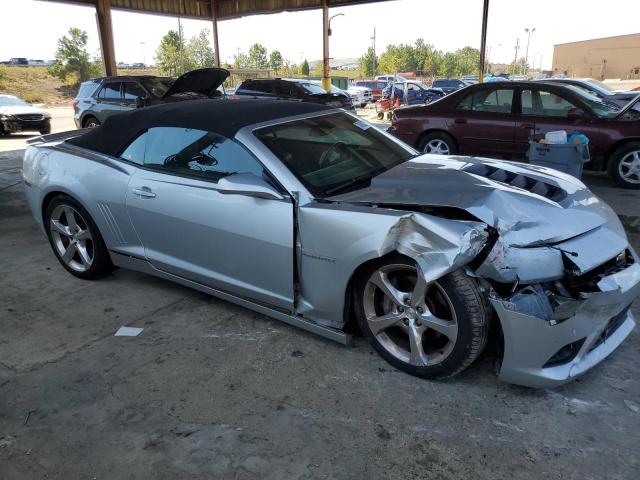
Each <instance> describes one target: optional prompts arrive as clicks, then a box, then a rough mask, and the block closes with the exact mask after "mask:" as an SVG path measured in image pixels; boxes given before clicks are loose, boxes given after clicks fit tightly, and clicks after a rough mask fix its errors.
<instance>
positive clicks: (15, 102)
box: [0, 97, 29, 107]
mask: <svg viewBox="0 0 640 480" xmlns="http://www.w3.org/2000/svg"><path fill="white" fill-rule="evenodd" d="M28 106H29V104H28V103H27V102H25V101H24V100H20V99H19V98H18V97H0V107H28Z"/></svg>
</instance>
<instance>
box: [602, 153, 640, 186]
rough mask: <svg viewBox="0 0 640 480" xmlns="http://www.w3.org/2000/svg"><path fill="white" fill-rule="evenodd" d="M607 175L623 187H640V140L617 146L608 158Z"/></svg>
mask: <svg viewBox="0 0 640 480" xmlns="http://www.w3.org/2000/svg"><path fill="white" fill-rule="evenodd" d="M608 170H609V176H610V177H611V180H613V182H614V183H615V184H616V185H619V186H621V187H623V188H633V189H639V188H640V142H630V143H627V144H625V145H622V146H621V147H620V148H618V149H617V150H616V151H615V152H613V154H612V155H611V158H610V160H609V166H608Z"/></svg>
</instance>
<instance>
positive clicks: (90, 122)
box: [82, 115, 100, 128]
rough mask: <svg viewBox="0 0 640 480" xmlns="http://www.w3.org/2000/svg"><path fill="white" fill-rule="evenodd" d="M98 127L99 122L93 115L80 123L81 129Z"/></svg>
mask: <svg viewBox="0 0 640 480" xmlns="http://www.w3.org/2000/svg"><path fill="white" fill-rule="evenodd" d="M99 126H100V120H98V119H97V118H96V117H94V116H93V115H88V116H87V117H86V118H85V119H84V120H83V121H82V128H95V127H99Z"/></svg>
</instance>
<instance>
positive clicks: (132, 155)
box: [120, 132, 147, 165]
mask: <svg viewBox="0 0 640 480" xmlns="http://www.w3.org/2000/svg"><path fill="white" fill-rule="evenodd" d="M146 147H147V132H144V133H143V134H142V135H140V136H139V137H138V138H136V139H135V140H134V141H133V142H131V143H130V144H129V146H128V147H127V148H125V150H124V152H122V154H121V155H120V158H123V159H124V160H127V161H129V162H133V163H137V164H138V165H142V164H143V163H144V151H145V148H146Z"/></svg>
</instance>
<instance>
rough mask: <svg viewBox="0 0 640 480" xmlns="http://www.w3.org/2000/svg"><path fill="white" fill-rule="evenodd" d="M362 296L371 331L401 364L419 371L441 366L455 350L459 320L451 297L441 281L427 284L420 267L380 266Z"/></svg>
mask: <svg viewBox="0 0 640 480" xmlns="http://www.w3.org/2000/svg"><path fill="white" fill-rule="evenodd" d="M363 294H364V298H363V307H364V314H365V317H366V321H367V325H368V327H369V328H370V330H371V333H373V335H374V336H375V337H376V339H377V340H378V342H379V343H380V345H382V346H383V347H384V349H385V350H387V351H388V352H389V353H390V354H391V355H393V356H394V357H396V358H397V359H398V360H400V361H402V362H405V363H408V364H411V365H414V366H418V367H424V366H428V365H437V364H440V363H442V362H443V361H444V360H445V359H446V358H447V357H448V356H449V355H450V354H451V352H452V351H453V348H454V346H455V343H456V339H457V338H458V322H457V318H456V314H455V310H454V308H453V304H452V303H451V299H450V298H449V295H447V293H446V292H445V290H444V289H443V288H442V287H441V286H440V285H439V284H438V283H437V282H432V283H427V282H426V281H425V280H424V278H423V277H422V275H419V274H418V269H417V268H416V267H413V266H409V265H402V264H391V265H385V266H383V267H381V268H379V269H378V270H376V271H375V272H374V273H373V275H372V276H371V277H370V278H369V280H368V282H367V284H366V286H365V288H364V292H363Z"/></svg>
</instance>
